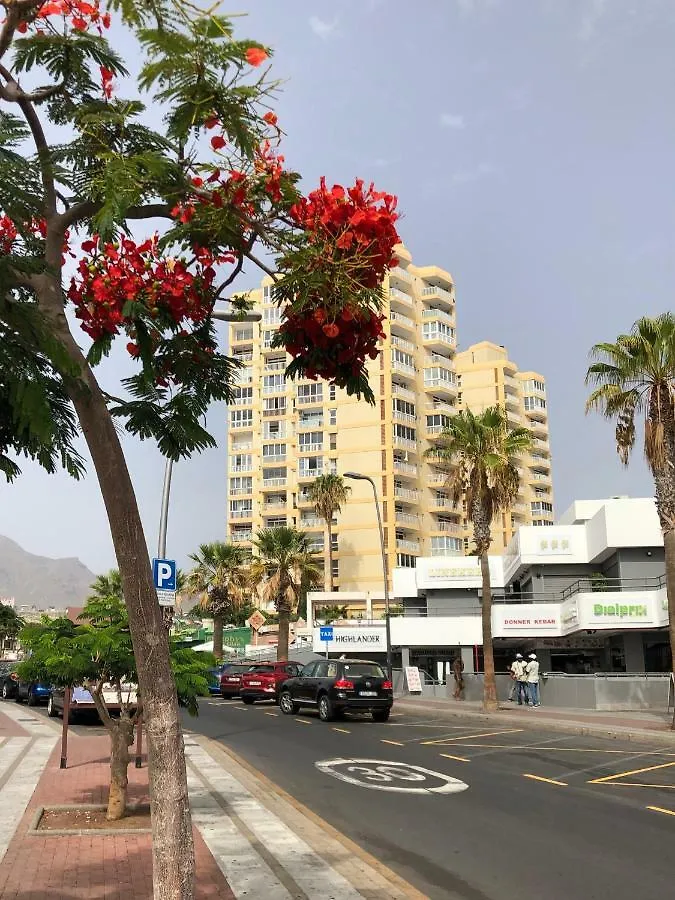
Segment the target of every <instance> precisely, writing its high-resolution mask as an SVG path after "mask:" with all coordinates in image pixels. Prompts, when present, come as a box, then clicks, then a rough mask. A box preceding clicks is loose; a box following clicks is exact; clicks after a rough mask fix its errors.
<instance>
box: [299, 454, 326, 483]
mask: <svg viewBox="0 0 675 900" xmlns="http://www.w3.org/2000/svg"><path fill="white" fill-rule="evenodd" d="M322 472H323V459H322V457H320V456H301V457H299V459H298V475H299V476H300V478H318V477H319V475H321V473H322Z"/></svg>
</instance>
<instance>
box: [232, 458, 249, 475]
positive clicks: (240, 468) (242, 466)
mask: <svg viewBox="0 0 675 900" xmlns="http://www.w3.org/2000/svg"><path fill="white" fill-rule="evenodd" d="M232 471H233V472H252V471H253V457H252V456H251V454H250V453H235V454H234V456H233V457H232Z"/></svg>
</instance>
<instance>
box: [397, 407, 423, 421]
mask: <svg viewBox="0 0 675 900" xmlns="http://www.w3.org/2000/svg"><path fill="white" fill-rule="evenodd" d="M391 414H392V416H393V418H394V419H396V421H397V422H407V423H409V424H410V425H414V424H415V422H416V421H417V417H416V416H414V415H413V414H412V413H406V412H401V410H400V409H396V408H395V407H394V409H393V410H392V413H391Z"/></svg>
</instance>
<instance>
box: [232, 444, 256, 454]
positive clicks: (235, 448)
mask: <svg viewBox="0 0 675 900" xmlns="http://www.w3.org/2000/svg"><path fill="white" fill-rule="evenodd" d="M252 449H253V441H242V442H239V441H237V443H236V444H232V447H231V448H230V453H243V452H244V451H245V450H252Z"/></svg>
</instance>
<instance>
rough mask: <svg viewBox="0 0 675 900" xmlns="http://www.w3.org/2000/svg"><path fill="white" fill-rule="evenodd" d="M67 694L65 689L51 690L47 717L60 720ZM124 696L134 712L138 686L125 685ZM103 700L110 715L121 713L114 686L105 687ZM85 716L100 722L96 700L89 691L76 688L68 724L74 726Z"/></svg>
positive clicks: (54, 688)
mask: <svg viewBox="0 0 675 900" xmlns="http://www.w3.org/2000/svg"><path fill="white" fill-rule="evenodd" d="M65 694H66V692H65V689H64V688H59V687H53V688H52V689H51V692H50V694H49V701H48V703H47V715H48V716H49V717H50V718H53V719H56V718H58V716H62V715H63V713H64V706H65ZM122 695H123V699H124V701H125V703H126V704H127V706H128V708H129V710H134V709H135V708H136V685H134V684H123V685H122ZM102 698H103V700H104V702H105V705H106V708H107V710H108V712H109V713H111V714H112V715H113V716H114V715H116V714H117V713H119V711H120V703H119V698H118V695H117V690H116V689H115V688H114V687H113V686H112V685H107V686H104V688H103V692H102ZM85 715H88V716H89V717H90V718H91V719H92V720H93V719H98V720H99V721H100V719H99V716H98V712H97V710H96V704H95V703H94V698H93V697H92V696H91V694H90V693H89V691H88V690H87V689H86V688H83V687H74V688H72V691H71V695H70V707H69V711H68V722H69V723H70V724H71V725H72V724H74V723H75V722H76V721H77V720H78V719H79V718H81V717H82V716H85Z"/></svg>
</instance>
